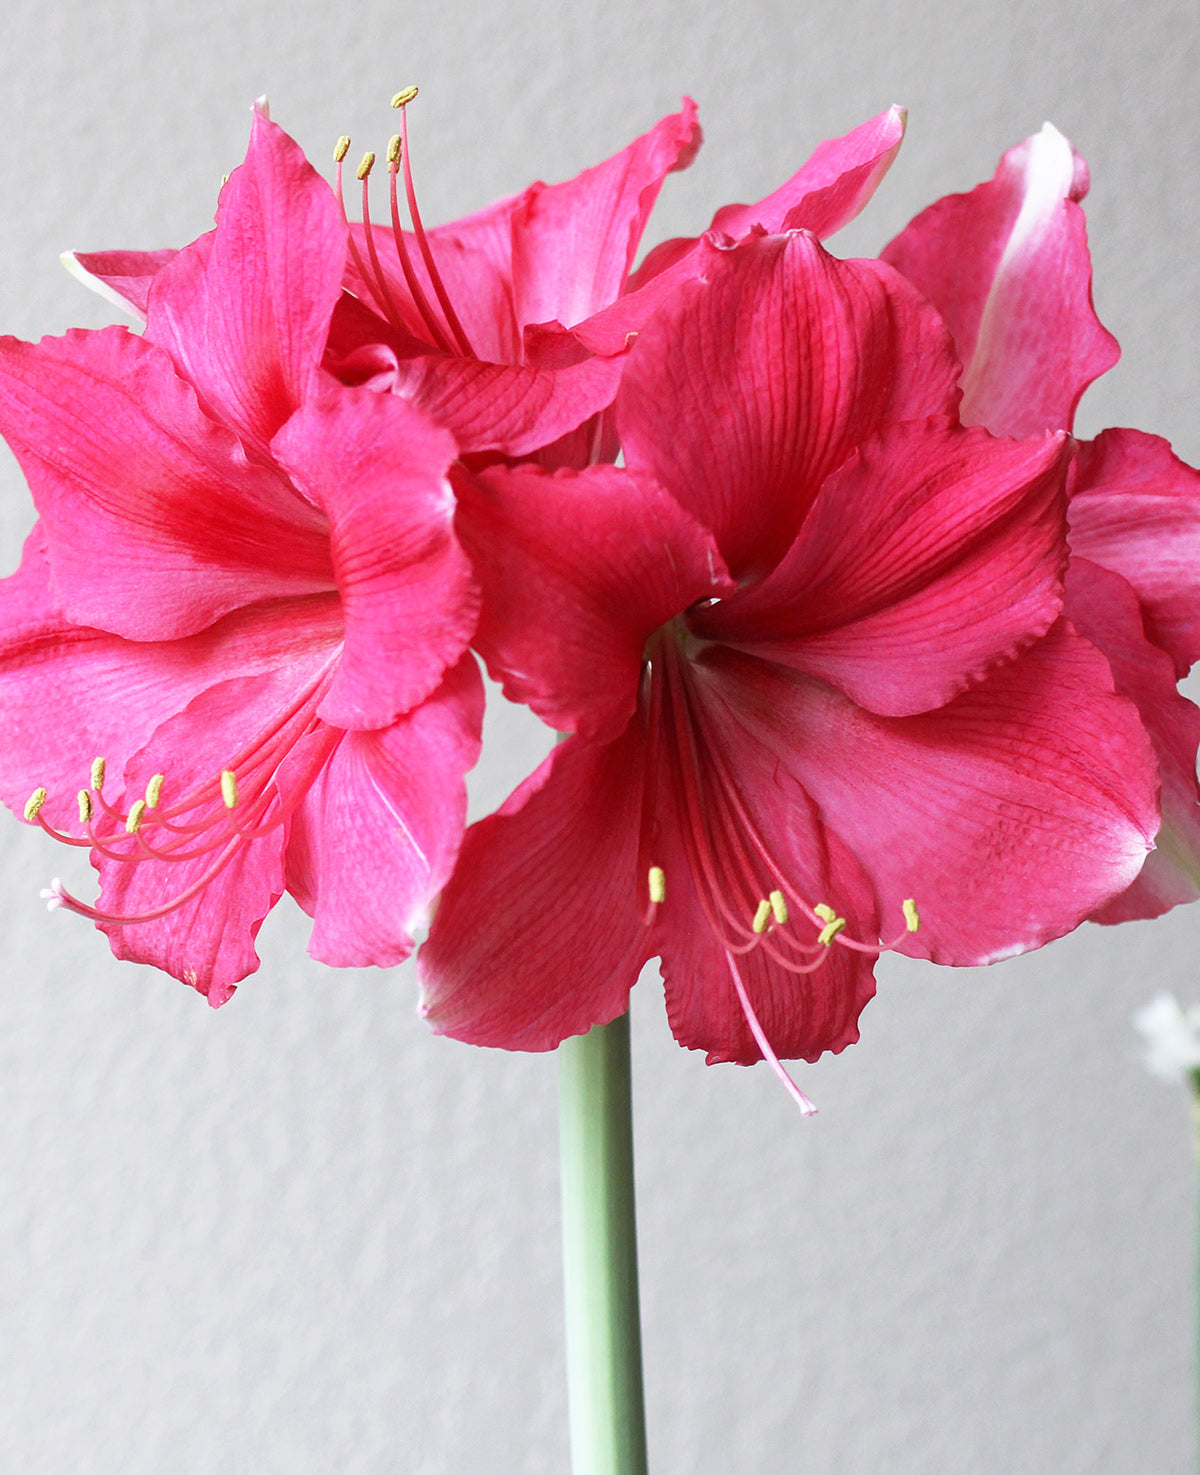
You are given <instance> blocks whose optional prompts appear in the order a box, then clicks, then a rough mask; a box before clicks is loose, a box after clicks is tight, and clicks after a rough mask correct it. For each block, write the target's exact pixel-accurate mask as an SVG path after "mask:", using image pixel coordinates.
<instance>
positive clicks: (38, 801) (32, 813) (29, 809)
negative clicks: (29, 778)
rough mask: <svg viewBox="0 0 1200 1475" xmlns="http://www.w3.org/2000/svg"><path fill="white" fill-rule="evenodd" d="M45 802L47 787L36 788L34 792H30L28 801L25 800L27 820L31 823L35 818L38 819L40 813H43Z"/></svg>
mask: <svg viewBox="0 0 1200 1475" xmlns="http://www.w3.org/2000/svg"><path fill="white" fill-rule="evenodd" d="M45 802H46V791H45V789H34V791H33V793H32V794H30V796H29V798H28V799H26V801H25V818H26V819H27V820H29V822H30V823H31V824H32V822H33V821H34V820H35V819H37V817H38V815H39V814H40V813H41V809H42V805H43V804H45Z"/></svg>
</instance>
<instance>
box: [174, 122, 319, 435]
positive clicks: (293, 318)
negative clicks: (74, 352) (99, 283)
mask: <svg viewBox="0 0 1200 1475" xmlns="http://www.w3.org/2000/svg"><path fill="white" fill-rule="evenodd" d="M345 261H346V224H345V220H344V219H343V217H342V214H341V212H340V210H339V209H338V206H337V202H336V200H335V199H334V196H333V192H332V190H331V189H330V188H329V186H328V185H327V184H326V183H325V181H324V180H323V179H322V178H321V176H320V175H319V174H318V173H317V172H316V170H315V169H313V167H312V166H311V165H310V164H309V163H308V161H307V159H305V157H304V155H303V153H302V152H301V151H300V149H299V148H298V147H297V145H296V144H295V143H293V142H292V140H291V139H290V138H289V137H288V136H287V134H286V133H284V132H283V130H282V129H281V128H278V127H277V126H276V125H275V124H274V123H272V122H270V121H269V120H268V119H267V118H266V116H265V115H264V114H263V113H262V112H260V111H257V110H256V112H255V114H254V123H253V127H252V130H251V134H250V146H249V148H248V149H247V151H246V159H245V163H243V164H242V165H241V166H240V167H239V168H237V169H235V170H234V171H233V173H232V174H231V175H230V176H229V180H228V182H227V183H226V185H225V188H224V189H223V190H222V191H221V202H220V206H219V208H218V211H217V228H216V230H215V232H213V233H212V235H211V237H202V238H201V240H200V241H197V242H195V243H193V244H192V245H191V246H187V247H185V248H184V249H183V250H182V251H181V252H180V253H179V255H178V256H177V257H176V258H175V260H174V261H173V262H172V263H171V264H170V265H169V266H168V267H166V268H165V269H164V270H163V271H161V272H160V273H159V274H158V276H157V277H155V279H154V284H153V286H152V288H151V290H150V297H149V306H148V312H147V324H146V333H147V336H148V337H149V338H150V339H151V340H152V341H153V342H155V343H157V344H159V345H160V346H161V347H163V348H165V349H166V350H167V352H168V353H169V354H170V355H171V357H172V358H173V359H174V360H175V363H176V365H177V366H178V368H179V371H180V373H182V374H184V375H185V376H186V377H187V378H188V379H189V380H190V381H191V382H192V383H193V384H194V385H195V386H196V389H197V391H198V392H199V395H200V398H201V401H202V402H203V403H204V404H205V405H207V406H208V407H209V408H210V409H211V410H212V411H213V413H215V414H216V415H217V416H219V418H220V419H222V420H224V421H225V422H226V423H227V424H229V425H231V426H232V427H233V428H234V429H235V430H236V431H237V432H238V434H239V435H240V436H241V437H242V438H243V439H244V440H245V441H246V442H247V444H249V445H251V446H254V447H256V448H257V449H259V450H262V449H265V447H266V446H267V444H268V443H269V441H270V439H271V437H272V436H273V435H274V434H275V432H276V431H277V430H278V429H279V427H280V426H281V425H282V424H283V422H284V421H285V420H286V419H287V418H288V416H289V415H290V414H291V413H292V411H293V410H294V409H295V408H296V407H297V405H299V403H300V402H301V400H302V399H303V398H304V395H305V392H306V390H307V388H308V386H309V383H310V382H311V380H312V377H313V375H314V374H315V372H316V370H317V367H318V365H319V364H320V362H321V355H322V353H323V352H324V348H325V338H326V334H327V333H328V331H329V320H330V315H331V314H332V312H333V307H334V304H335V303H336V302H337V300H338V297H339V296H340V294H341V289H342V275H343V272H344V268H345Z"/></svg>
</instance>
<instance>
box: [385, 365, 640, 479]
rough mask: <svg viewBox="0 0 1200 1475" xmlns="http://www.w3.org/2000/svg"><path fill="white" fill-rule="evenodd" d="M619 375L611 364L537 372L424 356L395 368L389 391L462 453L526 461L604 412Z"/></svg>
mask: <svg viewBox="0 0 1200 1475" xmlns="http://www.w3.org/2000/svg"><path fill="white" fill-rule="evenodd" d="M621 369H622V363H621V361H620V360H619V359H611V358H610V359H588V360H587V361H586V362H584V363H580V364H573V365H571V366H569V367H567V368H563V369H539V368H531V367H527V366H524V365H516V364H511V365H510V364H485V363H478V362H476V361H475V360H474V359H467V358H451V357H449V356H447V355H441V354H427V355H425V356H424V357H422V358H414V359H407V360H401V361H400V362H399V363H398V364H397V366H396V371H395V389H396V393H398V394H400V395H402V396H403V397H404V398H405V399H407V400H409V401H410V402H411V403H412V404H414V405H416V407H417V408H418V409H420V410H422V411H424V412H425V414H427V415H428V416H429V418H430V419H431V420H434V421H436V422H437V424H439V425H442V426H445V428H446V429H447V430H449V431H450V432H451V433H452V434H453V436H454V438H455V440H456V441H457V442H458V445H459V447H460V449H461V450H462V451H463V452H464V453H467V452H471V451H498V452H500V453H501V454H502V455H505V456H527V455H529V454H531V453H532V452H534V451H537V450H541V449H542V448H543V447H544V446H547V445H550V444H551V443H552V442H554V441H557V440H558V439H560V438H561V437H562V436H564V435H566V434H567V432H568V431H571V430H574V429H575V428H576V427H577V426H579V425H582V424H583V423H584V421H585V420H589V419H590V418H591V417H592V416H593V415H595V414H596V413H598V412H599V411H600V410H603V409H605V408H606V407H607V406H608V405H610V404H611V403H612V402H613V399H614V398H615V397H616V393H617V385H618V384H619V383H620V380H621Z"/></svg>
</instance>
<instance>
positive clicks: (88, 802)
mask: <svg viewBox="0 0 1200 1475" xmlns="http://www.w3.org/2000/svg"><path fill="white" fill-rule="evenodd" d="M91 820H92V796H91V795H90V794H89V793H88V791H87V790H86V789H80V791H79V823H80V824H81V825H86V824H90V823H91Z"/></svg>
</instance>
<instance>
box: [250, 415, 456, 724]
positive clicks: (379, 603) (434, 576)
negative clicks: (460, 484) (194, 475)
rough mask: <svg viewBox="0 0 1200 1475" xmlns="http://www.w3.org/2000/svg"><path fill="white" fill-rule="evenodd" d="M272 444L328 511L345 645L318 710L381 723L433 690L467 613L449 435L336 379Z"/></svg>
mask: <svg viewBox="0 0 1200 1475" xmlns="http://www.w3.org/2000/svg"><path fill="white" fill-rule="evenodd" d="M272 450H273V452H274V454H275V455H276V457H277V458H278V459H279V461H280V462H281V463H282V464H283V465H284V466H286V467H287V468H288V469H289V470H290V471H291V473H292V476H293V478H294V479H295V482H296V484H297V486H299V487H300V489H301V490H302V491H303V492H304V493H305V495H306V496H308V497H309V498H310V499H311V500H312V501H313V502H314V503H315V504H316V505H317V506H318V507H320V508H322V509H323V511H324V512H325V513H326V514H327V515H328V518H329V524H330V533H329V536H330V540H331V543H332V548H333V564H334V570H335V572H336V576H337V586H338V592H339V594H340V595H341V601H342V610H343V615H344V619H345V624H346V643H345V649H344V651H343V654H342V660H341V663H340V665H339V667H338V672H337V675H336V676H335V678H334V681H333V685H332V686H331V687H330V689H329V691H328V693H327V694H326V696H325V699H324V701H323V702H322V704H321V716H322V718H323V719H324V720H325V721H327V722H329V723H331V724H332V725H333V726H335V727H384V726H386V725H387V724H388V723H390V722H391V721H392V719H393V718H394V717H395V716H396V715H397V714H398V713H400V712H404V711H407V710H408V709H409V708H410V707H412V706H415V705H416V703H417V702H419V701H421V700H423V699H424V698H425V697H426V696H428V694H429V693H430V692H431V691H432V690H433V688H434V687H435V686H437V685H438V683H439V682H440V681H441V679H442V673H443V672H444V671H445V669H446V668H447V666H450V665H452V664H453V663H454V662H455V661H457V660H458V658H459V656H460V655H461V654H462V652H463V650H464V649H465V648H466V645H467V642H468V641H469V640H470V638H471V635H472V634H473V633H474V629H475V624H476V621H477V618H478V612H479V602H478V594H477V592H476V588H475V583H474V579H473V577H472V573H471V567H470V564H469V562H468V561H467V558H466V555H465V554H464V553H463V551H462V549H461V548H460V547H459V545H458V541H457V539H456V537H455V535H454V526H453V524H454V506H455V503H454V494H453V492H452V491H451V489H450V483H449V481H448V479H447V471H448V468H449V465H450V462H451V461H452V460H453V459H454V457H455V454H456V447H455V444H454V441H453V439H452V438H451V437H450V436H449V435H448V434H447V433H446V432H445V431H444V430H440V429H438V427H437V426H435V425H433V424H432V423H431V422H430V421H429V420H428V419H426V417H425V416H424V415H422V414H420V413H419V412H418V411H417V410H415V409H413V408H412V407H411V406H409V405H407V404H406V403H405V402H404V401H403V400H401V399H398V398H396V397H395V396H394V395H387V394H375V393H373V392H372V391H371V390H368V389H343V388H341V387H340V386H338V387H330V388H329V389H328V391H327V392H326V393H324V394H322V395H321V397H320V398H316V399H312V400H309V402H308V403H307V404H306V405H305V406H304V407H303V408H302V409H301V410H299V411H298V412H297V414H296V415H295V416H293V418H292V419H291V420H290V421H289V422H288V424H287V425H286V426H285V427H284V428H283V430H282V431H281V432H280V433H279V435H278V436H276V438H275V440H274V442H273V443H272Z"/></svg>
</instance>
